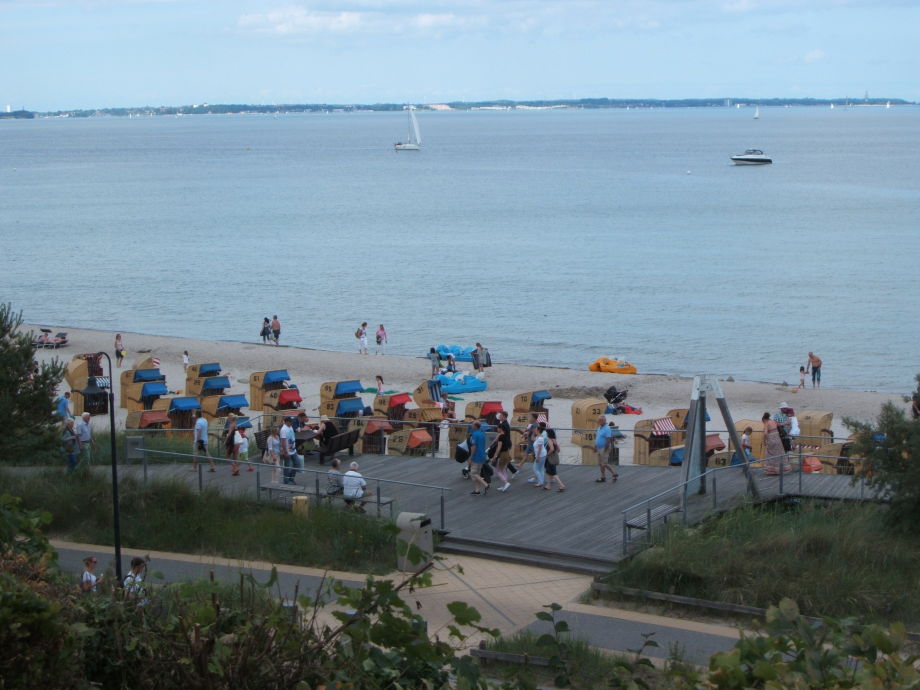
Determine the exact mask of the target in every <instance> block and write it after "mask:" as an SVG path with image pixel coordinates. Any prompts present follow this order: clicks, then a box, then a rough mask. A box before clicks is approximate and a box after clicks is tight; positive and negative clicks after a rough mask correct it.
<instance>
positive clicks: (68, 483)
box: [0, 469, 397, 574]
mask: <svg viewBox="0 0 920 690" xmlns="http://www.w3.org/2000/svg"><path fill="white" fill-rule="evenodd" d="M0 486H3V487H4V489H3V491H4V492H8V493H11V494H13V495H16V496H20V497H22V502H23V507H25V508H28V509H34V510H45V511H48V512H49V513H51V515H52V521H51V524H50V525H49V526H48V528H47V530H46V531H47V533H48V534H49V535H51V536H55V537H59V538H62V539H68V540H72V541H81V542H87V543H92V544H111V543H112V484H111V480H110V479H109V478H108V477H107V476H106V475H104V474H100V473H95V472H89V471H77V472H74V473H73V474H67V473H65V472H64V471H63V470H58V469H48V470H44V471H41V472H36V473H28V474H25V473H23V474H19V473H11V472H4V473H2V474H0ZM119 499H120V500H119V503H120V506H121V540H122V545H123V547H125V548H131V549H151V550H162V551H177V552H181V553H195V554H203V555H214V556H223V557H226V558H239V559H247V560H265V561H271V562H274V563H286V564H292V565H304V566H313V567H318V568H331V569H335V570H351V571H358V572H366V573H375V574H381V573H386V572H390V571H392V570H393V569H394V568H395V567H396V556H395V549H396V531H397V530H396V528H395V526H394V525H393V524H392V523H390V522H388V521H386V520H381V519H378V518H374V517H372V516H370V515H362V514H357V513H354V512H351V511H349V510H346V509H344V508H338V507H333V506H324V505H319V506H317V505H311V506H310V512H309V515H306V516H301V515H295V514H293V513H292V512H291V510H290V508H289V507H284V506H281V505H278V504H275V503H268V502H260V501H254V500H246V499H241V498H236V497H229V496H225V495H222V494H221V493H219V492H218V491H216V490H206V491H204V492H202V493H201V494H199V493H198V492H197V491H194V490H192V489H190V488H189V487H188V486H186V485H185V484H183V483H181V482H180V481H164V480H157V481H148V482H147V485H146V488H145V486H144V485H143V483H142V482H141V481H140V480H135V479H132V478H130V477H126V478H124V479H122V480H121V481H120V483H119Z"/></svg>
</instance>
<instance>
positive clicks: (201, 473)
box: [196, 462, 204, 494]
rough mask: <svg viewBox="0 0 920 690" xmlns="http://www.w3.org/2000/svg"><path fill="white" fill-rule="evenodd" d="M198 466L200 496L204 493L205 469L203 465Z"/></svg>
mask: <svg viewBox="0 0 920 690" xmlns="http://www.w3.org/2000/svg"><path fill="white" fill-rule="evenodd" d="M196 464H197V466H198V493H199V494H200V493H201V492H202V491H204V469H203V463H201V462H198V463H196Z"/></svg>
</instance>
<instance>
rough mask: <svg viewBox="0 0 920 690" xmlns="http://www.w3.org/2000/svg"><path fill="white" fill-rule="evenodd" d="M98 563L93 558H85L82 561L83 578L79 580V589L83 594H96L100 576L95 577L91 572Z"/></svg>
mask: <svg viewBox="0 0 920 690" xmlns="http://www.w3.org/2000/svg"><path fill="white" fill-rule="evenodd" d="M98 563H99V561H98V560H97V559H96V557H95V556H87V557H86V558H84V559H83V576H82V577H81V578H80V589H81V590H82V591H84V592H98V591H99V590H98V585H99V583H100V582H102V577H103V576H102V575H98V576H97V575H96V574H95V573H94V572H93V571H94V570H95V569H96V565H97V564H98Z"/></svg>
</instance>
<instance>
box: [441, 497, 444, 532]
mask: <svg viewBox="0 0 920 690" xmlns="http://www.w3.org/2000/svg"><path fill="white" fill-rule="evenodd" d="M441 531H442V532H443V531H444V489H441Z"/></svg>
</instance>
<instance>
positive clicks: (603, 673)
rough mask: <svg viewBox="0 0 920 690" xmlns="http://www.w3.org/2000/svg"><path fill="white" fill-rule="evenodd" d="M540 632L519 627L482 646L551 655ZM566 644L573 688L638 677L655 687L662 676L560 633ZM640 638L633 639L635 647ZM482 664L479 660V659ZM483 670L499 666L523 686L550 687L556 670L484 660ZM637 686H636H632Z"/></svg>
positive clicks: (621, 683) (550, 647) (610, 684)
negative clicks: (519, 628) (512, 632)
mask: <svg viewBox="0 0 920 690" xmlns="http://www.w3.org/2000/svg"><path fill="white" fill-rule="evenodd" d="M541 637H542V636H541V635H537V634H535V633H533V632H530V631H528V630H521V631H518V632H516V633H514V634H513V635H510V636H507V637H499V638H497V639H495V640H492V641H491V642H488V643H487V645H486V647H487V649H490V650H492V651H494V652H505V653H509V654H527V655H529V656H531V657H535V656H536V657H545V658H552V657H553V656H554V655H555V654H556V653H557V647H556V646H555V645H553V644H545V643H541ZM561 640H562V641H563V642H564V644H565V645H566V650H565V661H566V664H567V666H568V668H569V670H570V677H569V680H570V681H571V686H572V687H575V688H604V687H627V686H628V681H630V680H636V679H641V680H642V681H643V682H645V683H646V686H645V687H656V686H657V685H659V681H661V680H662V679H663V676H662V674H661V673H659V672H658V671H657V670H656V669H654V668H651V667H649V666H644V665H637V664H636V663H635V657H626V656H624V655H615V654H610V653H607V652H604V651H603V650H600V649H597V648H596V647H592V646H591V645H590V644H588V643H587V642H586V641H585V640H582V639H579V638H576V637H572V636H571V635H569V634H565V635H563V636H562V638H561ZM641 644H642V640H641V639H640V640H637V641H636V647H639V646H641ZM480 663H482V662H480ZM485 666H486V669H487V671H486V672H487V674H488V669H489V668H493V667H494V668H499V669H501V671H502V675H505V676H507V677H508V678H512V679H515V680H516V681H517V682H518V683H520V685H519V686H516V687H523V688H536V687H547V686H550V687H551V686H552V684H553V680H554V678H555V677H556V676H557V675H558V671H556V670H553V669H552V668H549V667H546V666H526V667H525V666H522V665H521V664H511V663H504V662H494V661H488V662H485ZM636 687H638V686H636Z"/></svg>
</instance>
